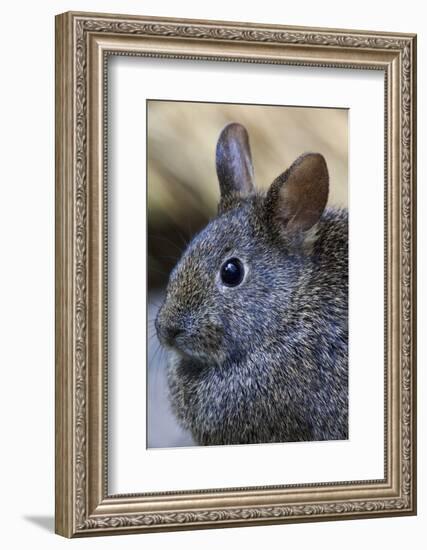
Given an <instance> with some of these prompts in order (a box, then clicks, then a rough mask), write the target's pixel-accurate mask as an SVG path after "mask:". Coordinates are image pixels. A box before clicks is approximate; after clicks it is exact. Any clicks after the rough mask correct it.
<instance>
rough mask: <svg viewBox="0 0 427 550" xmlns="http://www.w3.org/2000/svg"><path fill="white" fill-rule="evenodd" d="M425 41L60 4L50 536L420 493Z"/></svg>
mask: <svg viewBox="0 0 427 550" xmlns="http://www.w3.org/2000/svg"><path fill="white" fill-rule="evenodd" d="M415 120H416V37H415V35H411V34H401V33H399V34H398V33H377V32H367V31H350V30H332V29H310V28H303V27H285V26H276V25H274V26H269V25H256V24H249V23H235V22H233V23H230V22H218V21H195V20H177V19H164V18H152V17H143V16H141V17H137V16H124V15H108V14H90V13H74V12H68V13H65V14H62V15H58V16H57V18H56V512H55V514H56V532H57V533H58V534H60V535H63V536H66V537H79V536H90V535H106V534H120V533H122V534H124V533H135V532H149V531H162V530H163V531H164V530H178V529H197V528H208V527H212V528H213V527H227V526H239V525H242V526H243V525H244V526H249V525H260V524H272V523H287V522H301V521H319V520H335V519H337V520H338V519H352V518H361V517H363V518H368V517H382V516H398V515H411V514H415V513H416V402H415V398H416V386H415V383H416V371H415V360H416V357H415V350H416V340H415V338H416V336H415V320H416V311H415V307H416V306H415V304H416V301H415V291H416V271H415V268H416V261H415V251H416V231H415V206H416V197H415V177H416V158H415V153H416V146H415V145H416V141H415V140H416V132H415V130H416V129H415Z"/></svg>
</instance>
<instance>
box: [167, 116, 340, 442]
mask: <svg viewBox="0 0 427 550" xmlns="http://www.w3.org/2000/svg"><path fill="white" fill-rule="evenodd" d="M216 169H217V174H218V180H219V187H220V192H221V198H220V202H219V208H218V215H217V217H216V218H214V219H213V220H212V221H211V222H210V223H209V224H208V225H207V226H206V227H205V228H204V229H203V230H202V231H201V232H200V233H199V234H198V235H196V236H195V237H194V239H193V240H192V242H191V243H190V244H189V245H188V247H187V249H186V250H185V251H184V253H183V255H182V257H181V259H180V260H179V262H178V264H177V265H176V267H175V268H174V270H173V271H172V273H171V275H170V279H169V283H168V287H167V292H166V297H165V300H164V303H163V305H162V306H161V308H160V310H159V312H158V315H157V318H156V330H157V334H158V337H159V340H160V341H161V343H162V344H163V345H165V346H166V347H167V348H168V349H169V352H170V357H169V363H168V385H169V394H170V400H171V404H172V409H173V411H174V413H175V414H176V416H177V418H178V420H179V422H180V423H181V425H182V426H183V427H184V428H187V429H189V430H190V431H191V433H192V435H193V438H194V440H195V441H196V442H197V443H198V444H201V445H225V444H238V443H267V442H279V441H280V442H283V441H317V440H332V439H347V438H348V259H347V256H348V254H347V249H348V238H347V225H348V214H347V210H342V209H332V208H326V202H327V199H328V191H329V176H328V169H327V166H326V162H325V159H324V158H323V156H322V155H320V154H317V153H307V154H304V155H302V156H300V157H299V158H298V159H297V160H296V161H295V162H294V163H293V164H292V165H291V167H290V168H288V169H287V170H286V171H285V172H283V173H282V174H281V175H280V176H279V177H278V178H277V179H276V180H274V181H273V183H272V184H271V186H270V188H269V189H268V191H267V192H266V193H264V192H261V191H257V190H256V189H255V187H254V178H253V168H252V160H251V153H250V147H249V138H248V134H247V132H246V129H245V128H244V127H243V126H241V125H240V124H237V123H231V124H229V125H227V126H226V127H225V128H224V129H223V130H222V132H221V134H220V136H219V139H218V144H217V149H216Z"/></svg>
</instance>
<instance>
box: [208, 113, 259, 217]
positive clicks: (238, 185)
mask: <svg viewBox="0 0 427 550" xmlns="http://www.w3.org/2000/svg"><path fill="white" fill-rule="evenodd" d="M216 172H217V175H218V180H219V187H220V192H221V202H220V209H221V210H223V211H224V210H227V209H228V208H229V207H230V206H231V204H232V202H233V199H235V198H240V197H245V196H247V195H249V194H250V193H252V192H253V190H254V171H253V166H252V157H251V150H250V147H249V136H248V133H247V131H246V128H245V127H244V126H242V125H241V124H238V123H237V122H232V123H231V124H227V126H225V128H223V130H222V132H221V134H220V136H219V138H218V143H217V146H216Z"/></svg>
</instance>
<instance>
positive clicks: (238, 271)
mask: <svg viewBox="0 0 427 550" xmlns="http://www.w3.org/2000/svg"><path fill="white" fill-rule="evenodd" d="M244 274H245V270H244V267H243V264H242V262H241V261H240V260H239V259H238V258H230V259H229V260H227V261H226V262H224V264H223V266H222V267H221V281H222V282H223V283H224V284H225V285H226V286H237V285H240V283H241V282H242V281H243V276H244Z"/></svg>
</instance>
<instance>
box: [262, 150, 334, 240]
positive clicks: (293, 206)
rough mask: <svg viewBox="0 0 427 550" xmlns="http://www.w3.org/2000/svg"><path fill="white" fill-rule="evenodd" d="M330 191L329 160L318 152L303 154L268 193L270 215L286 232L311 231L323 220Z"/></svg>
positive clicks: (267, 204)
mask: <svg viewBox="0 0 427 550" xmlns="http://www.w3.org/2000/svg"><path fill="white" fill-rule="evenodd" d="M328 193H329V174H328V168H327V166H326V161H325V159H324V158H323V156H322V155H320V154H318V153H307V154H305V155H301V156H300V157H299V158H298V159H297V160H296V161H295V162H294V163H293V164H292V166H291V167H290V168H288V170H286V172H283V174H281V175H280V176H279V177H278V178H277V179H275V180H274V182H273V183H272V184H271V187H270V189H269V191H268V193H267V196H266V199H265V206H266V210H267V214H268V218H269V219H270V220H272V221H273V223H275V224H278V225H279V229H284V230H286V233H294V232H297V231H307V230H308V229H310V228H311V227H313V225H314V224H315V223H316V222H318V221H319V219H320V216H321V215H322V213H323V210H324V209H325V206H326V203H327V200H328Z"/></svg>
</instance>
